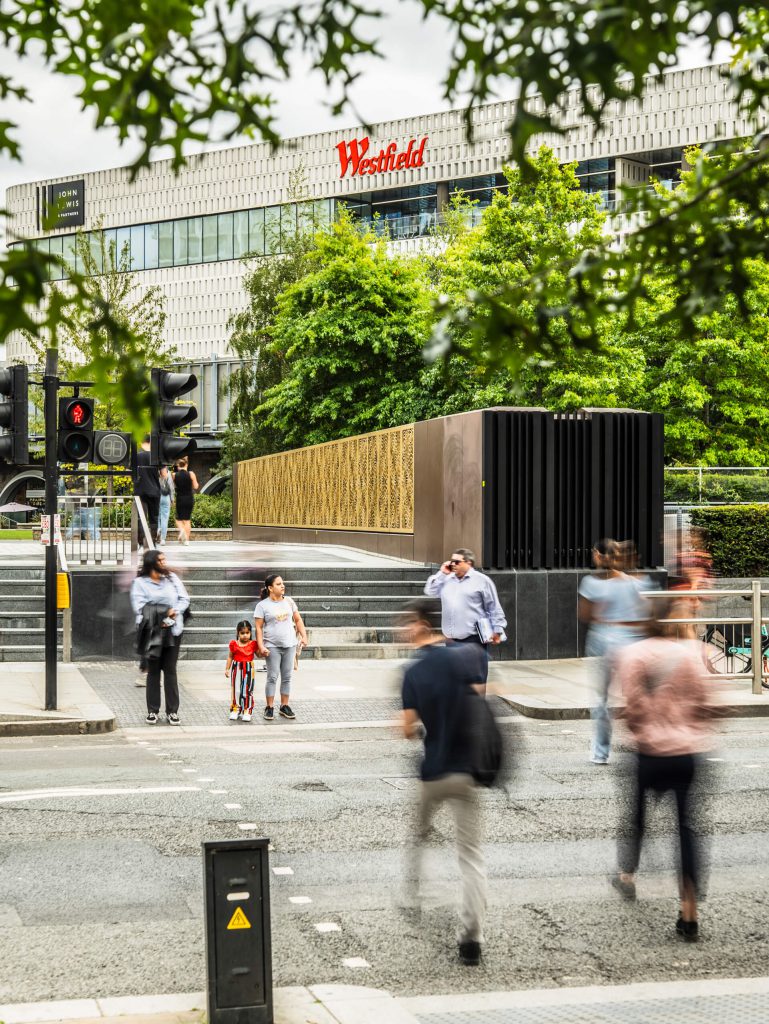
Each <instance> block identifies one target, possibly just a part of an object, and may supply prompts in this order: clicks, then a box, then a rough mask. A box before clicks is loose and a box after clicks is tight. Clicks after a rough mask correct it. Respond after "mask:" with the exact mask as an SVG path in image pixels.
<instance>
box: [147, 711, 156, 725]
mask: <svg viewBox="0 0 769 1024" xmlns="http://www.w3.org/2000/svg"><path fill="white" fill-rule="evenodd" d="M144 721H145V722H146V723H147V725H157V724H158V716H157V714H156V713H155V712H154V711H150V712H149V714H148V715H147V717H146V718H145V719H144Z"/></svg>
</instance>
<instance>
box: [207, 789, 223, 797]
mask: <svg viewBox="0 0 769 1024" xmlns="http://www.w3.org/2000/svg"><path fill="white" fill-rule="evenodd" d="M208 792H209V793H216V795H217V796H226V795H227V790H226V789H209V791H208Z"/></svg>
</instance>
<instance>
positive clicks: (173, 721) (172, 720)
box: [168, 712, 182, 725]
mask: <svg viewBox="0 0 769 1024" xmlns="http://www.w3.org/2000/svg"><path fill="white" fill-rule="evenodd" d="M168 724H169V725H181V724H182V723H181V722H180V721H179V716H178V715H176V714H174V713H173V712H171V714H170V715H169V716H168Z"/></svg>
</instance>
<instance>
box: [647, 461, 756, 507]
mask: <svg viewBox="0 0 769 1024" xmlns="http://www.w3.org/2000/svg"><path fill="white" fill-rule="evenodd" d="M700 483H701V484H702V490H701V491H700ZM665 501H667V502H679V503H680V504H682V505H697V504H699V503H700V502H701V501H713V502H717V501H769V475H767V473H766V472H765V471H763V470H762V471H760V472H757V473H713V472H705V473H703V474H702V480H700V475H699V473H697V472H696V470H693V471H692V472H690V473H680V472H678V473H674V472H672V471H671V470H669V469H666V470H665Z"/></svg>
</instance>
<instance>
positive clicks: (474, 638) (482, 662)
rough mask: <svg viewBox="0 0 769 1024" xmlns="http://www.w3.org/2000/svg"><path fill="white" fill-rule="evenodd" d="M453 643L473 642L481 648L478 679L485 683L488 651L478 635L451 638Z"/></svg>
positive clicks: (487, 679) (487, 672) (487, 674)
mask: <svg viewBox="0 0 769 1024" xmlns="http://www.w3.org/2000/svg"><path fill="white" fill-rule="evenodd" d="M451 642H452V643H453V644H475V645H476V646H477V647H480V648H481V649H482V650H483V654H484V656H483V657H482V658H479V659H478V660H479V662H480V664H479V668H480V671H481V679H479V680H478V681H479V682H481V683H487V682H488V681H489V652H488V650H487V648H486V644H482V643H481V640H480V637H477V636H466V637H463V638H462V639H461V640H456V639H452V641H451Z"/></svg>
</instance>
